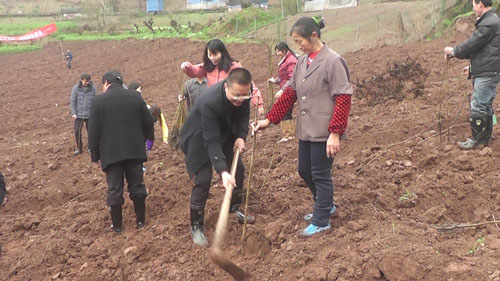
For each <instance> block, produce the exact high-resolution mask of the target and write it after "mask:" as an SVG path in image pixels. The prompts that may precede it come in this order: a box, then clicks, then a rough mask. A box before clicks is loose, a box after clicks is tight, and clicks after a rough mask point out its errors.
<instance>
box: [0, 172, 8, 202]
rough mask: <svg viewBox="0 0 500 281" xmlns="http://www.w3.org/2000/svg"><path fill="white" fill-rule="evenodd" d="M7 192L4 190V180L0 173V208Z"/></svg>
mask: <svg viewBox="0 0 500 281" xmlns="http://www.w3.org/2000/svg"><path fill="white" fill-rule="evenodd" d="M6 193H7V190H6V189H5V180H4V178H3V175H2V172H0V207H2V203H3V199H5V194H6Z"/></svg>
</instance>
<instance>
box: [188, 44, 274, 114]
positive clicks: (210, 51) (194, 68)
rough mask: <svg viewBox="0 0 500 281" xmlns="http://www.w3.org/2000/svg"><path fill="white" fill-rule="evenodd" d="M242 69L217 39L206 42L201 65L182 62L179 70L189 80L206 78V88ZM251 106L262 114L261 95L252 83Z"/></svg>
mask: <svg viewBox="0 0 500 281" xmlns="http://www.w3.org/2000/svg"><path fill="white" fill-rule="evenodd" d="M239 67H243V66H242V65H241V64H240V63H239V62H238V61H236V60H234V59H233V58H231V56H230V55H229V52H228V51H227V49H226V46H225V45H224V43H223V42H222V41H221V40H219V39H212V40H210V41H208V43H207V45H206V46H205V51H204V53H203V63H200V64H196V65H192V64H191V63H190V62H183V63H182V64H181V69H182V71H184V73H186V75H187V76H189V77H191V78H204V77H206V78H207V85H208V87H210V86H212V85H214V84H216V83H217V82H219V81H221V80H224V79H226V77H227V75H228V74H229V72H231V70H233V69H235V68H239ZM252 88H253V91H252V96H253V97H252V105H253V106H256V107H257V109H258V110H259V114H260V115H263V114H264V107H263V100H262V95H261V94H260V91H259V89H258V88H257V87H256V86H255V85H254V83H253V82H252Z"/></svg>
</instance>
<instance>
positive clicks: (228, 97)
mask: <svg viewBox="0 0 500 281" xmlns="http://www.w3.org/2000/svg"><path fill="white" fill-rule="evenodd" d="M251 85H252V76H251V74H250V72H249V71H248V70H246V69H244V68H236V69H234V70H232V71H231V72H230V73H229V75H228V77H227V79H226V80H223V81H221V82H219V83H217V84H215V85H213V86H212V87H210V88H209V89H208V90H207V91H208V92H207V93H206V94H204V95H201V96H200V97H198V100H197V101H196V104H195V106H194V108H193V109H192V110H191V113H190V114H189V116H188V118H187V120H186V123H185V124H184V126H183V127H182V129H181V139H180V148H181V149H182V151H183V152H184V153H185V154H186V168H187V170H188V172H189V175H190V177H192V176H195V183H194V186H193V189H192V191H191V201H190V208H191V233H192V235H193V242H194V243H195V244H197V245H200V246H208V240H207V238H206V235H205V231H204V227H203V221H204V210H205V204H206V201H207V198H208V193H209V190H210V182H211V180H212V167H213V168H214V169H215V170H216V171H217V173H219V174H220V175H221V178H222V184H223V185H224V187H225V188H228V186H229V184H232V185H233V186H235V189H234V191H233V195H232V197H231V208H230V212H231V213H235V214H236V217H237V219H238V222H240V223H243V222H244V215H243V213H242V212H241V211H240V210H239V207H240V203H241V197H240V196H239V193H240V192H241V190H242V188H243V182H244V173H245V168H244V166H243V161H242V160H241V158H240V159H238V168H237V170H236V175H235V177H233V176H231V174H230V173H229V167H231V163H232V161H233V155H234V151H235V150H236V149H240V150H244V149H245V140H246V136H247V134H248V121H249V118H250V99H251V98H252V95H251V93H252V89H251ZM254 222H255V218H254V217H252V216H247V223H254Z"/></svg>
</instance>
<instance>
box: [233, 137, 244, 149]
mask: <svg viewBox="0 0 500 281" xmlns="http://www.w3.org/2000/svg"><path fill="white" fill-rule="evenodd" d="M238 148H239V149H240V152H243V151H244V150H245V140H244V139H242V138H237V139H236V140H235V141H234V147H233V151H236V149H238Z"/></svg>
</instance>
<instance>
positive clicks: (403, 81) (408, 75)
mask: <svg viewBox="0 0 500 281" xmlns="http://www.w3.org/2000/svg"><path fill="white" fill-rule="evenodd" d="M429 73H430V72H426V71H425V70H424V69H423V68H422V65H421V64H420V63H419V62H418V61H416V60H415V59H413V58H411V57H407V58H406V60H405V61H395V62H391V61H388V62H387V65H386V70H385V72H384V73H382V74H380V75H377V76H373V77H371V78H369V79H366V80H365V79H362V80H361V81H360V80H359V79H357V80H356V81H355V82H353V83H354V85H355V86H356V92H355V95H356V97H357V98H359V99H363V98H366V101H367V104H368V105H370V106H373V105H376V104H380V103H384V102H386V101H387V100H389V99H396V100H398V101H401V100H403V98H404V97H405V96H408V95H413V97H414V98H416V97H418V96H421V95H422V94H423V93H424V84H425V80H426V79H427V77H428V75H429Z"/></svg>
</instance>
